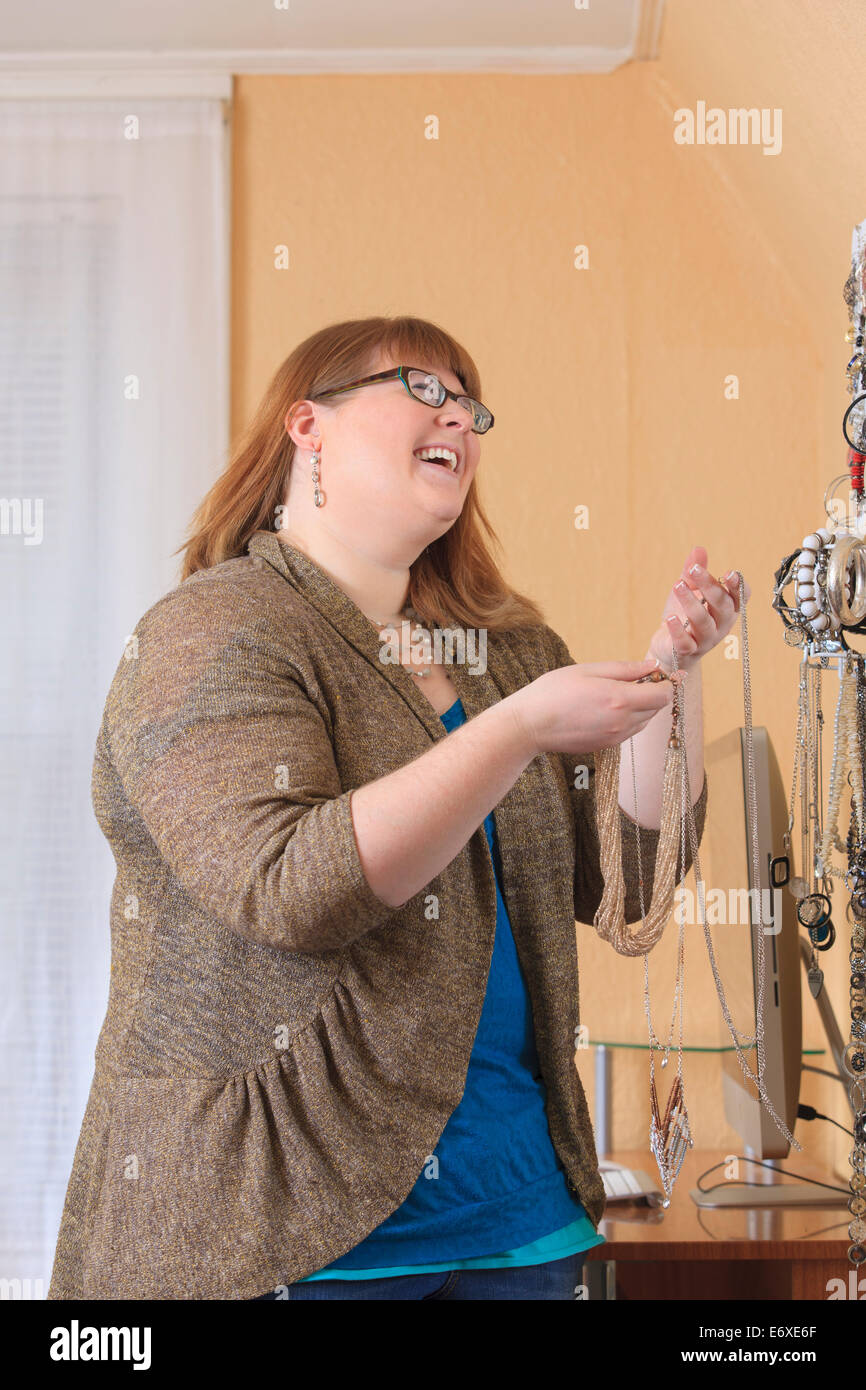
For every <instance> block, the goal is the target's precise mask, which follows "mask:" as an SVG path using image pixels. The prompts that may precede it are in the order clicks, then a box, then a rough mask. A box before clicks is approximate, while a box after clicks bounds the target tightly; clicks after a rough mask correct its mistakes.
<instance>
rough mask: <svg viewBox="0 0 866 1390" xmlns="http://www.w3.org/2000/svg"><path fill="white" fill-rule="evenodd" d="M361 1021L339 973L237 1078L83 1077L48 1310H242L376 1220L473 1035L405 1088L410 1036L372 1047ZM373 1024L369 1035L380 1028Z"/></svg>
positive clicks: (400, 1194) (411, 1167)
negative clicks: (300, 1019) (280, 1040)
mask: <svg viewBox="0 0 866 1390" xmlns="http://www.w3.org/2000/svg"><path fill="white" fill-rule="evenodd" d="M375 1009H376V999H375V998H374V991H372V990H371V989H370V988H369V987H367V988H366V992H365V982H364V980H363V977H362V975H361V974H360V973H359V972H353V979H352V984H351V989H350V988H349V987H347V985H346V984H345V982H344V981H343V979H338V980H337V981H336V982H335V986H334V989H333V991H332V993H331V994H330V995H329V997H328V998H327V999H326V1000H325V1001H324V1002H323V1003H322V1004H321V1006H320V1008H319V1010H318V1012H317V1014H316V1016H315V1018H314V1019H313V1020H312V1021H311V1022H310V1024H309V1025H308V1026H307V1027H305V1028H304V1029H303V1030H302V1031H301V1032H299V1033H298V1034H297V1035H296V1036H295V1037H294V1038H293V1039H292V1041H291V1043H290V1044H289V1046H288V1047H287V1048H286V1049H285V1050H284V1051H282V1052H279V1053H277V1054H276V1055H275V1056H274V1057H273V1058H269V1059H267V1060H265V1061H263V1062H261V1063H259V1064H258V1065H257V1066H255V1067H254V1068H252V1069H251V1070H249V1071H246V1072H242V1073H236V1074H234V1075H232V1076H230V1077H228V1078H212V1079H211V1078H187V1077H179V1078H178V1077H129V1076H120V1075H113V1074H111V1073H110V1072H106V1071H102V1072H100V1071H97V1074H96V1075H95V1076H94V1080H93V1085H92V1088H91V1094H90V1098H89V1100H88V1105H87V1111H86V1114H85V1119H84V1124H83V1126H82V1136H81V1139H80V1141H79V1150H78V1151H77V1152H76V1157H75V1163H74V1165H73V1174H72V1178H71V1179H70V1185H69V1191H68V1193H67V1202H66V1206H65V1208H64V1214H63V1219H62V1222H61V1228H60V1235H59V1238H58V1244H57V1255H56V1258H55V1266H54V1272H53V1275H52V1280H51V1286H50V1288H49V1292H48V1297H49V1299H52V1298H55V1299H56V1298H60V1299H64V1298H95V1299H121V1298H130V1299H145V1298H154V1299H229V1298H234V1299H249V1298H254V1297H256V1296H257V1295H258V1294H261V1293H265V1292H267V1291H269V1290H270V1289H273V1288H276V1287H278V1286H280V1285H282V1284H288V1283H292V1282H294V1281H295V1280H297V1279H300V1278H303V1277H304V1276H305V1275H307V1274H311V1273H313V1272H314V1271H315V1270H318V1269H321V1268H322V1267H323V1266H324V1265H327V1264H329V1263H331V1262H332V1261H333V1260H335V1259H337V1258H338V1257H339V1256H340V1255H342V1254H344V1253H345V1252H346V1251H347V1250H349V1249H351V1248H352V1247H353V1246H355V1245H356V1244H358V1243H359V1242H360V1241H361V1240H363V1239H364V1237H365V1236H367V1235H369V1233H370V1232H371V1231H372V1230H374V1229H375V1228H376V1227H377V1226H378V1225H380V1224H381V1223H382V1222H383V1221H384V1220H386V1218H387V1217H388V1216H389V1215H390V1214H391V1212H392V1211H394V1210H395V1209H396V1208H397V1207H398V1206H399V1205H400V1203H401V1202H403V1201H404V1200H405V1198H406V1197H407V1196H408V1195H409V1192H410V1191H411V1189H412V1187H413V1186H414V1184H415V1181H416V1180H417V1177H418V1174H419V1173H420V1171H421V1169H422V1167H423V1164H424V1161H425V1158H426V1157H427V1155H428V1154H429V1153H432V1151H433V1150H434V1148H435V1146H436V1143H437V1142H438V1139H439V1136H440V1135H441V1133H442V1130H443V1129H444V1127H445V1125H446V1123H447V1121H448V1118H449V1116H450V1114H451V1112H452V1110H453V1109H454V1108H455V1107H456V1105H457V1104H458V1102H459V1100H460V1097H461V1095H462V1092H463V1086H464V1084H465V1072H464V1075H463V1076H458V1066H459V1058H460V1056H461V1055H465V1056H467V1057H468V1055H469V1051H470V1047H471V1038H467V1040H466V1044H467V1045H466V1046H465V1049H464V1048H463V1046H462V1044H461V1042H460V1040H456V1041H455V1040H450V1041H451V1047H452V1052H451V1056H450V1058H449V1057H448V1054H447V1052H446V1053H445V1055H444V1058H443V1056H441V1055H440V1057H439V1059H438V1060H439V1065H438V1066H437V1067H431V1068H430V1069H429V1070H427V1071H426V1072H425V1077H426V1081H425V1082H424V1083H422V1086H423V1089H419V1087H418V1086H417V1085H416V1086H415V1087H414V1089H413V1090H412V1091H411V1092H409V1091H407V1089H406V1083H405V1081H404V1079H403V1076H402V1074H401V1068H400V1057H401V1056H405V1055H406V1049H407V1048H410V1049H411V1048H412V1046H413V1039H412V1038H410V1037H407V1036H406V1035H404V1036H403V1037H395V1038H394V1039H393V1047H392V1048H391V1049H390V1050H388V1049H386V1050H385V1051H384V1053H383V1048H382V1044H381V1041H380V1042H379V1045H378V1047H377V1049H376V1051H375V1052H374V1051H373V1050H372V1048H371V1047H369V1046H367V1041H366V1040H367V1036H368V1033H367V1027H366V1020H367V1019H368V1018H374V1017H375ZM379 1029H380V1038H381V1018H380V1019H379ZM346 1038H351V1039H352V1047H351V1048H347V1047H346V1042H345V1040H346ZM338 1039H339V1045H337V1040H338ZM429 1041H430V1039H429V1037H428V1038H425V1039H424V1040H423V1041H422V1040H421V1039H420V1038H419V1039H418V1043H419V1045H422V1046H423V1045H424V1044H429ZM338 1059H339V1060H338ZM449 1060H450V1061H451V1065H450V1066H449V1065H448V1064H447V1063H448V1061H449ZM443 1072H447V1073H448V1074H449V1077H448V1078H446V1079H443ZM383 1094H384V1095H385V1096H386V1097H387V1098H388V1099H387V1102H386V1103H385V1104H383V1103H382V1095H383ZM412 1133H414V1134H415V1135H416V1136H418V1135H420V1139H417V1138H416V1144H417V1147H415V1146H412V1148H410V1141H409V1138H408V1136H409V1135H411V1134H412ZM413 1148H414V1152H413ZM298 1174H303V1181H302V1183H301V1191H304V1192H307V1193H309V1192H310V1191H311V1190H312V1191H315V1192H317V1193H318V1194H319V1199H318V1201H316V1202H315V1203H314V1204H313V1205H312V1206H311V1205H310V1203H309V1201H308V1202H307V1205H306V1206H305V1207H304V1208H301V1207H300V1205H299V1197H298V1184H297V1182H296V1175H298ZM338 1232H339V1234H338ZM202 1251H207V1252H208V1259H207V1261H206V1263H204V1264H203V1263H202Z"/></svg>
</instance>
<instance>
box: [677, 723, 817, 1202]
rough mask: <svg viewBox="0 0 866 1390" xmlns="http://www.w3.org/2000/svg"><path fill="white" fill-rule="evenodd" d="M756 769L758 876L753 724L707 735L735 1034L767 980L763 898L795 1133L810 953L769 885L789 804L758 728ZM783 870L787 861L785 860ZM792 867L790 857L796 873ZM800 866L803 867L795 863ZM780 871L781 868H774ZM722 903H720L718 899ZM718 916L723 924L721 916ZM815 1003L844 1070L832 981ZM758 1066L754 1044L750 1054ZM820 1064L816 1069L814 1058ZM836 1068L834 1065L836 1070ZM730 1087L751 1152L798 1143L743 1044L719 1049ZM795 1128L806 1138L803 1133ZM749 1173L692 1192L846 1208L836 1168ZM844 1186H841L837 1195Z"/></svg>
mask: <svg viewBox="0 0 866 1390" xmlns="http://www.w3.org/2000/svg"><path fill="white" fill-rule="evenodd" d="M752 751H753V770H754V778H755V798H756V809H757V827H758V874H759V882H757V883H756V882H755V875H754V867H753V853H752V834H751V812H750V798H749V783H748V750H747V744H746V730H745V728H742V727H741V728H738V729H732V730H731V732H730V733H727V734H724V735H723V736H722V737H721V738H718V739H716V740H714V741H713V742H712V743H709V744H707V746H706V748H705V750H704V761H705V763H706V766H707V775H708V778H709V782H710V784H711V786H712V788H713V804H714V806H715V807H716V813H715V814H713V813H712V812H710V816H709V823H708V832H709V833H708V835H707V836H706V841H707V852H706V853H703V846H702V856H701V858H702V863H701V870H702V873H704V874H705V877H706V880H707V881H705V883H704V886H703V892H704V897H705V902H706V905H707V920H708V923H709V925H710V929H711V934H712V939H713V949H714V953H715V958H716V964H717V967H718V970H719V975H720V977H721V981H722V986H723V988H724V991H725V996H726V999H727V1003H728V1009H729V1012H730V1015H731V1020H732V1023H733V1025H734V1029H735V1031H736V1032H737V1035H738V1038H748V1037H753V1036H754V1034H755V1019H756V1017H757V1009H758V987H759V982H760V974H759V962H758V952H757V921H758V897H757V893H758V891H760V892H761V893H762V894H763V897H762V898H761V916H762V920H763V924H764V933H765V934H764V1010H763V1019H764V1086H765V1089H766V1093H767V1095H768V1097H769V1099H770V1101H771V1103H772V1105H773V1108H774V1109H775V1111H776V1113H777V1114H778V1115H779V1116H780V1118H781V1119H782V1120H784V1122H785V1124H786V1126H787V1128H788V1130H789V1131H790V1132H791V1133H794V1125H795V1123H796V1118H797V1106H798V1104H799V1096H800V1078H801V1074H802V1070H803V1064H802V1003H801V1000H802V994H801V990H802V984H801V981H802V979H804V978H805V972H804V971H803V970H802V961H803V960H805V961H806V962H807V963H808V958H809V950H808V940H807V938H806V933H805V931H804V930H803V928H802V927H801V926H800V923H799V921H798V919H797V911H796V907H797V905H796V900H795V899H794V897H793V895H792V893H791V891H790V889H789V888H788V887H787V886H785V887H782V888H773V887H772V884H771V877H770V864H771V861H772V860H773V859H774V858H776V857H778V856H781V855H782V852H783V849H784V841H783V836H784V833H785V831H786V830H787V828H788V816H789V807H788V804H787V800H786V793H785V787H784V784H783V782H782V777H781V774H780V771H779V764H778V762H777V760H776V755H775V752H774V751H773V746H772V743H771V742H770V738H769V735H768V734H767V730H766V729H765V728H764V727H763V726H760V725H759V726H753V728H752ZM779 867H780V868H781V866H779ZM794 869H795V866H794V864H793V863H792V864H791V866H790V872H791V874H793V873H794ZM797 873H802V867H801V866H798V867H797ZM775 877H776V880H777V881H778V879H779V878H780V877H784V874H783V873H777V874H776V875H775ZM720 905H721V911H719V907H720ZM714 918H715V919H716V921H717V925H715V926H714V925H713V922H714ZM817 1007H818V1010H819V1013H820V1016H821V1021H822V1023H823V1025H824V1029H825V1032H826V1034H827V1039H828V1042H829V1045H830V1049H829V1050H830V1052H831V1054H832V1057H833V1061H834V1063H835V1073H838V1075H839V1077H840V1079H842V1078H843V1071H842V1066H841V1053H842V1048H843V1046H844V1044H843V1042H842V1038H841V1034H840V1032H839V1029H838V1026H837V1024H836V1020H835V1018H834V1016H833V1010H832V1008H831V1006H830V1002H829V999H828V997H827V992H826V990H822V991H821V993H820V994H819V995H818V1000H817ZM717 1015H718V1020H719V1025H720V1027H719V1042H720V1044H721V1045H723V1046H725V1045H727V1046H728V1047H732V1040H731V1035H730V1032H729V1030H728V1027H727V1025H726V1023H725V1021H724V1017H723V1015H722V1012H721V1009H720V1008H717ZM744 1055H745V1057H746V1061H747V1062H748V1065H749V1067H750V1069H751V1070H752V1072H754V1073H755V1075H757V1072H758V1059H757V1052H756V1049H755V1048H754V1046H753V1047H751V1048H750V1049H746V1050H745V1052H744ZM816 1070H817V1068H816ZM835 1073H828V1074H830V1075H833V1074H835ZM722 1088H723V1095H724V1107H725V1116H726V1118H727V1120H728V1123H729V1124H730V1125H731V1126H732V1128H733V1129H735V1130H736V1132H737V1133H738V1134H739V1136H740V1138H741V1139H742V1141H743V1152H744V1156H745V1157H747V1158H759V1159H765V1160H769V1161H770V1162H771V1163H772V1162H773V1161H774V1160H779V1159H784V1158H787V1156H788V1153H789V1150H790V1144H789V1143H788V1141H787V1140H786V1139H785V1136H784V1135H783V1134H782V1133H781V1131H780V1130H779V1128H778V1126H777V1125H776V1123H775V1121H774V1120H773V1117H772V1116H771V1115H770V1114H769V1112H768V1111H767V1109H766V1107H765V1106H763V1105H762V1104H761V1103H760V1100H759V1098H758V1094H757V1088H756V1086H755V1084H754V1082H753V1081H750V1080H749V1079H748V1078H746V1077H745V1076H744V1075H743V1070H742V1067H741V1066H740V1063H739V1061H738V1059H737V1056H736V1053H735V1052H733V1051H728V1052H725V1053H723V1055H722ZM798 1138H799V1136H798ZM743 1176H744V1178H746V1179H747V1182H748V1183H755V1184H757V1185H756V1186H748V1185H746V1182H743V1183H740V1182H736V1181H733V1182H722V1183H717V1184H714V1185H713V1188H712V1190H710V1191H707V1192H703V1191H701V1189H699V1188H693V1189H692V1190H691V1194H690V1195H691V1198H692V1200H693V1201H694V1202H695V1204H696V1205H697V1206H700V1207H753V1208H762V1207H781V1206H838V1205H839V1204H840V1201H841V1202H842V1203H844V1200H845V1193H844V1192H843V1191H842V1189H841V1188H836V1187H835V1184H834V1183H833V1180H832V1178H828V1184H827V1186H826V1187H821V1186H819V1185H815V1184H814V1183H807V1182H802V1183H798V1182H791V1181H790V1180H788V1179H787V1178H780V1177H779V1176H778V1175H777V1174H776V1173H775V1172H774V1170H773V1168H772V1167H770V1168H766V1167H763V1168H762V1167H761V1166H759V1165H755V1166H754V1167H753V1168H751V1170H750V1171H749V1173H748V1175H746V1174H744V1175H743ZM840 1194H841V1196H840Z"/></svg>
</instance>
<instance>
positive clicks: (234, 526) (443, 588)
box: [175, 317, 544, 631]
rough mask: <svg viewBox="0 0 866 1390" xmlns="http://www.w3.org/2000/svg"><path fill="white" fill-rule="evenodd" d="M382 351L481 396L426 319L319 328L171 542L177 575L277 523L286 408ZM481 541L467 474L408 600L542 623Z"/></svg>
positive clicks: (228, 553)
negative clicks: (179, 561)
mask: <svg viewBox="0 0 866 1390" xmlns="http://www.w3.org/2000/svg"><path fill="white" fill-rule="evenodd" d="M380 352H384V353H385V354H387V356H388V357H389V358H390V359H391V361H393V362H408V363H411V364H412V365H413V366H419V367H429V368H430V369H431V370H435V368H436V366H437V365H441V366H442V367H448V368H449V369H450V370H451V371H452V372H453V373H454V375H455V376H456V377H457V378H458V380H459V381H460V383H461V385H462V387H463V390H464V391H465V392H466V394H467V395H468V396H472V397H474V398H475V399H477V400H481V399H482V395H481V379H480V376H479V373H478V369H477V368H476V366H475V363H474V362H473V361H472V358H471V357H470V356H469V354H468V352H466V350H465V349H464V348H463V347H461V345H460V344H459V343H458V342H456V341H455V340H454V338H452V337H451V335H450V334H449V333H446V332H445V330H444V329H443V328H440V327H439V326H438V325H437V324H434V323H430V322H428V320H426V319H418V318H408V317H402V318H367V319H349V320H347V321H346V322H344V323H333V324H330V325H329V326H328V327H326V328H321V329H319V331H318V332H317V333H313V334H312V335H311V336H310V337H309V338H306V339H305V340H304V341H303V342H302V343H300V344H299V345H298V346H297V347H296V348H295V349H294V351H293V352H291V353H290V354H289V356H288V357H287V358H286V359H285V361H284V362H283V363H281V365H280V366H279V367H278V368H277V370H276V372H275V373H274V375H273V377H272V378H271V381H270V384H269V385H268V387H267V389H266V391H265V394H264V396H263V397H262V400H261V402H260V404H259V406H258V409H257V410H256V411H255V413H254V415H253V417H252V419H251V421H250V423H249V425H248V426H247V428H246V430H245V431H244V434H243V435H242V437H241V439H240V440H239V441H238V443H237V445H236V447H235V449H234V451H233V453H232V456H231V458H230V460H229V463H228V466H227V467H226V469H225V470H224V472H223V473H222V474H221V475H220V477H219V478H218V479H217V481H216V482H215V483H214V485H213V487H212V488H211V489H210V491H209V492H208V493H207V494H206V495H205V497H204V499H203V501H202V502H201V504H200V505H199V507H198V508H197V510H196V512H195V514H194V516H193V519H192V522H191V524H190V526H189V528H188V531H187V535H188V539H187V540H186V541H185V542H184V544H183V545H182V546H179V547H178V551H175V554H177V553H178V552H179V551H181V550H182V551H185V556H184V561H183V567H182V571H181V580H184V579H187V578H188V577H189V576H190V575H191V574H194V573H195V572H196V570H200V569H207V568H209V567H210V566H211V565H217V564H219V563H220V562H221V561H222V560H228V559H232V558H234V557H235V556H239V555H245V554H246V547H247V542H248V541H249V539H250V537H251V536H252V534H253V532H254V531H261V530H267V531H271V530H275V529H276V525H275V518H276V517H277V515H278V511H277V509H278V507H280V506H281V505H282V503H283V501H284V499H285V497H286V494H287V489H288V482H289V475H290V473H291V469H292V460H293V458H294V455H295V443H294V440H293V439H292V438H291V437H290V436H289V435H288V434H287V432H286V429H285V424H284V422H285V418H286V415H287V414H288V411H289V409H290V407H291V406H292V405H294V404H295V402H297V401H302V400H308V399H312V398H314V397H315V395H316V393H317V392H318V391H326V390H328V389H329V388H331V387H334V386H340V385H342V383H343V382H345V381H352V380H354V379H355V378H356V377H360V376H366V375H368V374H369V373H371V372H373V371H375V370H377V363H378V357H379V353H380ZM331 399H332V400H339V398H334V397H332V398H331ZM325 404H327V402H325ZM488 542H491V543H492V544H493V545H494V546H496V547H497V549H501V547H500V543H499V538H498V537H497V535H496V532H495V531H494V529H493V527H492V526H491V524H490V521H489V520H488V518H487V516H486V515H485V512H484V509H483V507H482V505H481V502H480V499H479V497H478V490H477V487H476V478H473V479H472V482H471V483H470V485H469V488H468V490H467V493H466V499H465V501H464V504H463V510H462V511H461V513H460V516H459V517H458V518H457V520H456V521H455V522H454V525H453V526H452V527H451V528H450V529H449V530H448V531H446V532H445V534H444V535H442V536H439V537H438V539H436V540H435V541H431V543H430V545H429V546H428V547H427V549H426V550H424V551H422V553H421V554H420V555H419V556H418V558H417V560H416V561H415V562H414V564H413V565H412V566H411V567H410V571H409V575H410V578H409V593H408V600H407V601H408V602H409V603H410V604H411V605H412V606H413V607H414V608H415V609H416V610H417V611H418V613H419V614H420V615H421V616H422V617H423V618H425V619H427V620H428V621H429V622H432V623H434V624H437V623H438V624H442V625H447V624H448V623H449V622H450V623H454V624H457V625H460V626H464V627H476V628H487V629H488V630H489V631H497V630H507V629H508V628H514V627H530V626H534V625H535V624H537V623H541V622H544V616H543V614H542V612H541V609H540V608H539V607H538V605H537V604H536V603H535V602H534V601H533V600H532V599H530V598H527V597H526V596H525V595H523V594H519V593H517V592H516V591H515V590H513V589H512V588H511V586H510V585H509V584H508V583H507V582H506V580H505V579H504V578H503V576H502V573H501V572H500V570H499V567H498V565H497V563H496V561H495V560H494V558H493V555H492V553H491V550H490V548H489V546H488Z"/></svg>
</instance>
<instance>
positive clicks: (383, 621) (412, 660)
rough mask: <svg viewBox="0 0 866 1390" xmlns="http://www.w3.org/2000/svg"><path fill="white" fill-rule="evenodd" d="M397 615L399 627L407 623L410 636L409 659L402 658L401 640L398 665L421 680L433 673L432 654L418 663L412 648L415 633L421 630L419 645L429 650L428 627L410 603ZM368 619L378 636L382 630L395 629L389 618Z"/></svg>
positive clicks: (390, 630) (414, 643)
mask: <svg viewBox="0 0 866 1390" xmlns="http://www.w3.org/2000/svg"><path fill="white" fill-rule="evenodd" d="M398 616H399V618H400V619H401V623H400V626H401V629H402V627H403V623H404V622H405V623H406V624H407V625H408V627H409V633H410V636H409V647H410V655H409V660H408V662H407V661H403V660H402V654H403V646H402V642H401V646H400V653H401V660H400V665H401V666H403V668H404V669H405V670H407V671H408V672H409V675H410V676H414V677H415V679H416V680H421V679H423V678H424V677H425V676H430V675H432V673H433V665H434V662H433V657H432V655H431V656H430V657H429V660H427V659H425V660H423V661H422V662H420V663H419V662H418V661H417V659H416V656H415V653H414V651H413V650H412V649H413V648H414V647H417V645H418V643H417V641H416V638H417V634H418V633H419V632H422V633H423V634H424V637H423V638H422V641H421V645H422V646H424V647H425V649H426V651H428V652H429V650H430V633H429V631H428V629H427V626H426V624H425V623H424V621H423V619H422V618H421V616H420V614H419V613H418V612H416V610H415V609H414V608H413V607H412V606H411V604H407V605H406V607H405V608H403V609H402V610H401V611H400V613H399V615H398ZM370 621H371V622H372V623H375V625H376V627H377V628H378V630H379V636H380V637H381V636H382V634H383V632H394V631H395V630H396V629H395V624H394V623H393V622H392V621H391V620H390V619H389V618H371V619H370ZM401 636H402V632H401ZM413 667H420V669H418V670H414V669H413Z"/></svg>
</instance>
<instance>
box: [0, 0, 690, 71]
mask: <svg viewBox="0 0 866 1390" xmlns="http://www.w3.org/2000/svg"><path fill="white" fill-rule="evenodd" d="M663 3H664V0H433V3H431V2H430V0H415V2H414V3H408V4H407V3H405V0H404V2H403V3H401V0H364V3H363V4H358V3H357V0H328V3H327V4H323V3H322V0H259V3H258V4H257V5H251V4H249V3H248V0H247V3H243V0H148V3H146V4H142V3H140V0H76V3H74V4H66V5H64V4H58V3H57V0H27V3H26V4H15V3H14V2H13V0H0V72H2V73H3V75H4V76H9V75H14V74H16V73H19V74H24V73H28V72H29V73H33V72H34V71H36V70H42V71H44V72H59V73H62V72H69V71H72V70H74V69H76V68H79V69H83V68H91V69H95V70H97V71H102V72H106V73H107V72H109V71H117V70H119V69H123V70H126V71H135V70H141V69H144V68H147V69H150V70H151V71H152V70H153V69H154V68H160V69H162V70H164V71H167V72H170V71H172V70H173V69H178V68H181V67H183V68H184V69H187V70H191V71H198V72H201V71H203V70H206V69H207V70H211V71H214V72H217V71H228V72H305V73H310V72H412V71H426V72H438V71H443V72H448V71H454V72H462V71H488V72H494V71H500V72H610V71H612V70H613V69H614V68H616V67H619V66H620V64H622V63H624V62H628V61H629V60H631V59H633V58H637V59H643V58H653V57H655V56H656V53H657V44H658V31H659V28H660V24H661V11H662V7H663ZM578 5H581V6H583V5H586V6H587V8H577V6H578ZM278 6H284V8H278Z"/></svg>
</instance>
